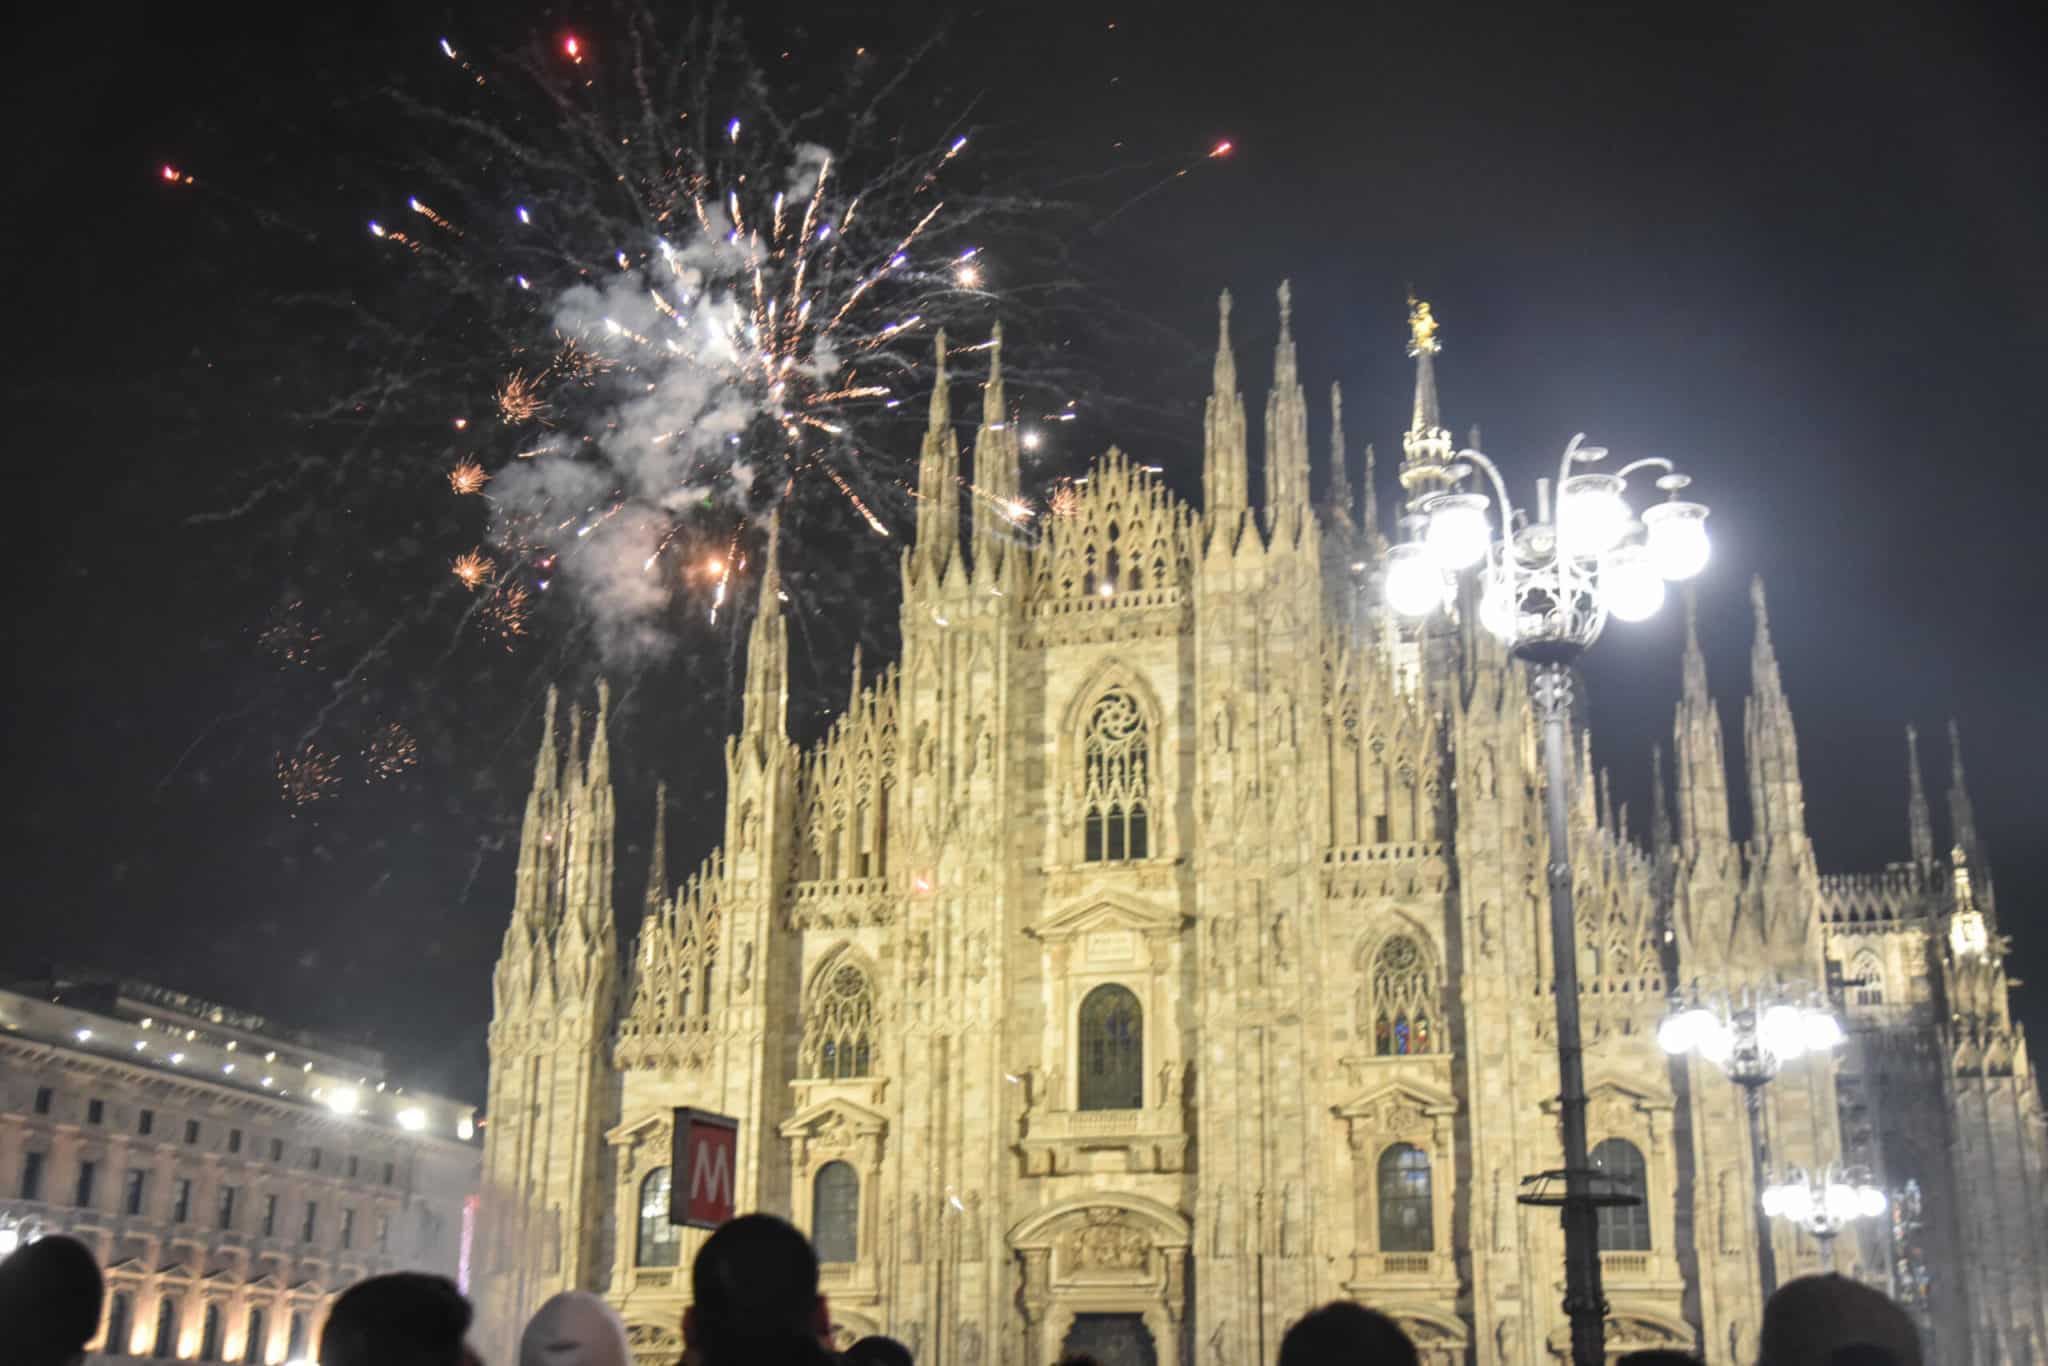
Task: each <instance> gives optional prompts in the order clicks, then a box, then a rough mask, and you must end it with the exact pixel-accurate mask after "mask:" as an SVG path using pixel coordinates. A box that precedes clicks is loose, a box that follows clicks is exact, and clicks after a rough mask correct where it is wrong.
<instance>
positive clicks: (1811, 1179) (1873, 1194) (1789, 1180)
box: [1762, 1162, 1885, 1271]
mask: <svg viewBox="0 0 2048 1366" xmlns="http://www.w3.org/2000/svg"><path fill="white" fill-rule="evenodd" d="M1762 1203H1763V1207H1764V1213H1765V1214H1767V1215H1769V1216H1770V1217H1771V1218H1773V1219H1783V1220H1785V1221H1787V1222H1788V1223H1792V1224H1796V1225H1798V1226H1799V1227H1800V1228H1803V1229H1805V1230H1806V1232H1807V1235H1808V1236H1809V1237H1811V1238H1812V1239H1813V1240H1814V1241H1815V1242H1817V1243H1819V1244H1820V1266H1821V1270H1823V1271H1833V1270H1834V1269H1835V1238H1836V1237H1837V1235H1839V1234H1840V1233H1841V1232H1842V1230H1843V1229H1845V1228H1847V1227H1848V1226H1849V1225H1850V1224H1852V1223H1854V1222H1855V1221H1856V1220H1858V1219H1875V1218H1877V1217H1879V1216H1880V1215H1882V1214H1883V1213H1884V1211H1885V1199H1884V1192H1883V1191H1881V1190H1879V1189H1878V1188H1877V1187H1876V1186H1873V1185H1871V1184H1870V1173H1869V1172H1867V1171H1864V1170H1863V1169H1862V1168H1860V1167H1852V1168H1844V1167H1843V1166H1842V1164H1841V1163H1839V1162H1830V1163H1828V1164H1827V1166H1825V1167H1823V1168H1821V1170H1819V1171H1817V1172H1809V1171H1807V1170H1806V1169H1805V1168H1803V1167H1794V1168H1792V1169H1791V1170H1790V1171H1788V1172H1787V1173H1785V1175H1784V1176H1783V1177H1782V1178H1780V1179H1779V1180H1777V1181H1774V1182H1772V1183H1771V1184H1770V1185H1768V1186H1765V1187H1764V1193H1763V1200H1762Z"/></svg>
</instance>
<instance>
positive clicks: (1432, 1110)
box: [1336, 1077, 1458, 1119]
mask: <svg viewBox="0 0 2048 1366" xmlns="http://www.w3.org/2000/svg"><path fill="white" fill-rule="evenodd" d="M1385 1105H1408V1106H1413V1107H1414V1108H1416V1109H1418V1110H1420V1111H1422V1113H1423V1114H1425V1115H1454V1114H1456V1113H1457V1112H1458V1098H1457V1097H1456V1096H1454V1095H1452V1094H1451V1093H1450V1092H1449V1091H1447V1090H1443V1089H1441V1088H1438V1087H1435V1086H1430V1085H1427V1084H1426V1083H1418V1082H1416V1081H1414V1080H1412V1079H1410V1078H1405V1077H1395V1078H1389V1079H1388V1080H1387V1081H1384V1082H1382V1083H1380V1084H1379V1085H1377V1086H1371V1087H1368V1088H1367V1089H1366V1090H1364V1091H1361V1092H1359V1094H1358V1095H1357V1096H1356V1097H1355V1098H1353V1099H1351V1100H1348V1101H1346V1102H1345V1103H1344V1104H1342V1105H1339V1106H1337V1107H1336V1114H1337V1117H1338V1118H1339V1119H1358V1118H1362V1117H1364V1116H1366V1115H1369V1114H1373V1113H1375V1112H1377V1111H1378V1110H1379V1109H1380V1108H1381V1107H1382V1106H1385Z"/></svg>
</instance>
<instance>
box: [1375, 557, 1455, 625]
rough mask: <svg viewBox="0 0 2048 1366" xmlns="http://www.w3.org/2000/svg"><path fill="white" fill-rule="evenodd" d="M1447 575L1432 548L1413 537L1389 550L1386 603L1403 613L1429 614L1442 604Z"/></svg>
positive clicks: (1408, 615)
mask: <svg viewBox="0 0 2048 1366" xmlns="http://www.w3.org/2000/svg"><path fill="white" fill-rule="evenodd" d="M1443 600H1444V576H1443V571H1442V570H1440V569H1438V568H1437V567H1436V565H1435V563H1434V562H1432V561H1431V559H1430V555H1429V548H1428V547H1427V546H1425V545H1423V544H1421V543H1420V542H1417V541H1410V542H1408V543H1407V544H1406V545H1397V546H1395V547H1394V548H1393V549H1392V550H1389V551H1388V552H1387V605H1388V606H1389V607H1392V608H1393V609H1394V610H1395V611H1396V612H1399V613H1400V614H1401V615H1402V616H1404V617H1421V616H1427V615H1429V614H1430V613H1431V612H1434V611H1435V610H1436V609H1437V608H1438V607H1440V606H1441V605H1442V604H1443Z"/></svg>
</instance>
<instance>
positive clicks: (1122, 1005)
mask: <svg viewBox="0 0 2048 1366" xmlns="http://www.w3.org/2000/svg"><path fill="white" fill-rule="evenodd" d="M1075 1070H1076V1074H1077V1075H1078V1076H1079V1077H1080V1080H1081V1108H1082V1109H1083V1110H1140V1109H1143V1108H1144V1106H1145V1013H1144V1011H1142V1010H1141V1009H1139V1007H1138V998H1137V997H1135V996H1133V995H1131V993H1130V992H1129V991H1127V990H1125V989H1124V988H1123V987H1119V986H1101V987H1097V988H1095V990H1093V991H1091V992H1089V993H1088V995H1087V996H1086V997H1085V998H1084V999H1083V1000H1082V1002H1081V1056H1080V1062H1079V1066H1078V1067H1077V1068H1076V1069H1075Z"/></svg>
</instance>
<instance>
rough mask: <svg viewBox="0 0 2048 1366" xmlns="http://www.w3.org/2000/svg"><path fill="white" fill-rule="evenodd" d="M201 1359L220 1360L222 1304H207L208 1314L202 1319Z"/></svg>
mask: <svg viewBox="0 0 2048 1366" xmlns="http://www.w3.org/2000/svg"><path fill="white" fill-rule="evenodd" d="M199 1359H200V1360H201V1361H219V1360H220V1306H219V1305H217V1304H209V1305H207V1306H206V1314H205V1316H204V1317H203V1318H202V1319H201V1320H200V1327H199Z"/></svg>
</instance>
